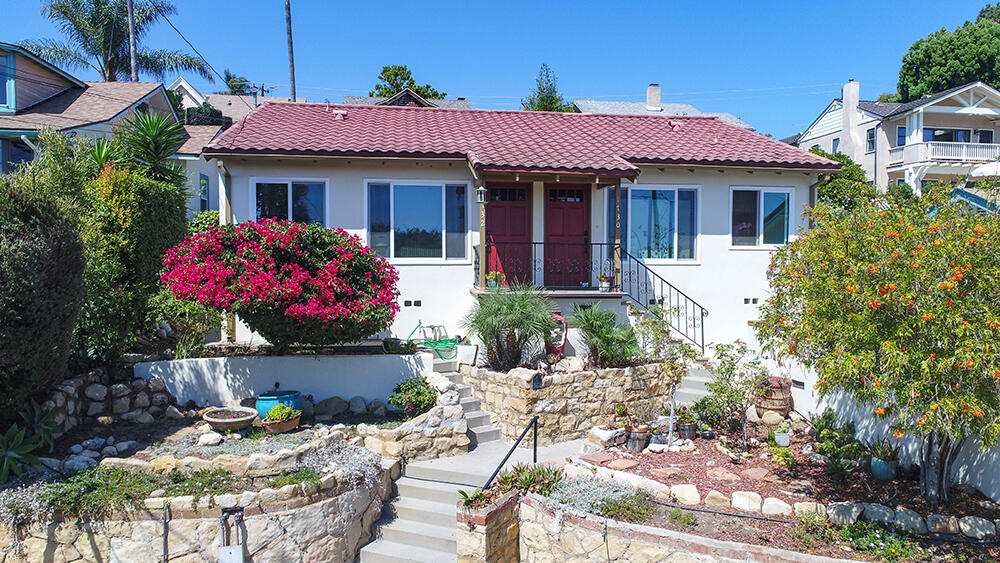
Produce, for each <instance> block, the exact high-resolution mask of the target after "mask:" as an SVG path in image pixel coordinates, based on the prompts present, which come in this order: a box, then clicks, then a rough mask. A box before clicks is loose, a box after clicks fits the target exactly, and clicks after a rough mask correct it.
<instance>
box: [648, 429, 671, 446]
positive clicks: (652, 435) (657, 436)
mask: <svg viewBox="0 0 1000 563" xmlns="http://www.w3.org/2000/svg"><path fill="white" fill-rule="evenodd" d="M649 443H650V444H666V443H667V435H666V434H664V433H663V430H660V429H659V428H652V429H650V431H649Z"/></svg>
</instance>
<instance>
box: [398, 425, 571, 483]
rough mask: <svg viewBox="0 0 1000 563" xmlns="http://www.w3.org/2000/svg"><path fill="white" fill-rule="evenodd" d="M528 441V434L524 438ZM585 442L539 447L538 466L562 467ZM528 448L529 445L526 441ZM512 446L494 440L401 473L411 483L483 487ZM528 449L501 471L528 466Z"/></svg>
mask: <svg viewBox="0 0 1000 563" xmlns="http://www.w3.org/2000/svg"><path fill="white" fill-rule="evenodd" d="M525 440H526V441H527V440H530V434H529V436H528V437H525ZM586 442H587V439H586V438H582V439H579V440H572V441H569V442H561V443H558V444H552V445H551V446H539V447H538V463H545V462H558V463H559V465H560V466H561V465H563V464H564V463H565V461H566V458H567V457H570V456H576V455H578V454H579V452H580V446H581V445H582V444H584V443H586ZM523 443H524V442H522V444H523ZM528 443H529V444H530V441H528ZM511 445H512V443H511V442H508V441H507V440H494V441H492V442H487V443H485V444H480V445H479V446H478V447H477V448H476V449H474V450H472V451H471V452H469V453H467V454H463V455H459V456H454V457H445V458H440V459H431V460H426V461H414V462H410V463H407V464H406V466H405V468H404V470H403V473H404V475H406V476H407V477H412V478H414V479H425V480H429V481H439V482H443V483H454V484H457V485H469V486H474V487H482V486H483V484H485V483H486V479H487V478H489V476H490V474H491V473H493V471H494V470H495V469H496V467H497V465H498V464H499V463H500V461H501V460H502V459H503V456H505V455H507V451H508V450H510V447H511ZM531 457H532V450H531V448H530V447H529V448H517V449H516V450H515V451H514V453H513V454H512V455H511V456H510V459H509V460H507V463H506V464H505V465H504V467H507V468H509V467H511V466H513V465H514V464H517V463H529V464H530V463H531Z"/></svg>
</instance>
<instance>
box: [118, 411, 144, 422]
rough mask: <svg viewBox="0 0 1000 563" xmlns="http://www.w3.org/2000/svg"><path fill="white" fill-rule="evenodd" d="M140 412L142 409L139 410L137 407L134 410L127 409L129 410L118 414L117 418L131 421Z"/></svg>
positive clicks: (137, 416)
mask: <svg viewBox="0 0 1000 563" xmlns="http://www.w3.org/2000/svg"><path fill="white" fill-rule="evenodd" d="M141 414H142V411H141V410H139V409H136V410H134V411H129V412H127V413H125V414H123V415H121V416H119V417H118V418H120V419H121V420H122V421H124V422H132V421H133V420H135V419H137V418H139V415H141Z"/></svg>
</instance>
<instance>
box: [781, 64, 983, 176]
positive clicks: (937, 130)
mask: <svg viewBox="0 0 1000 563" xmlns="http://www.w3.org/2000/svg"><path fill="white" fill-rule="evenodd" d="M845 108H846V109H847V111H845ZM998 119H1000V91H997V90H996V89H994V88H992V87H990V86H989V85H987V84H984V83H982V82H972V83H970V84H966V85H964V86H959V87H956V88H951V89H949V90H945V91H943V92H938V93H937V94H932V95H928V96H924V97H923V98H920V99H919V100H913V101H911V102H906V103H900V102H873V101H866V100H860V85H859V84H858V83H857V82H855V81H853V80H852V81H850V82H848V83H847V84H845V85H844V87H843V90H842V95H841V97H840V98H838V99H835V100H833V101H832V102H830V104H829V105H828V106H827V107H826V109H825V110H823V112H822V113H821V114H820V115H819V117H817V118H816V120H815V121H813V122H812V124H811V125H810V126H809V128H807V129H806V130H805V131H803V132H802V133H801V134H800V135H799V138H798V139H796V140H794V143H793V144H794V145H795V146H798V147H801V148H803V149H809V148H811V147H813V146H819V147H820V148H821V149H823V150H824V151H827V152H841V153H843V154H846V155H847V156H849V157H851V159H852V160H854V161H855V162H857V163H858V164H860V165H861V166H862V167H863V168H864V170H865V173H866V174H867V175H868V179H869V181H870V182H872V183H874V184H875V185H876V186H878V187H879V188H881V189H885V188H886V187H887V186H888V185H889V184H890V183H903V182H905V183H907V184H909V185H910V186H912V187H913V188H914V189H917V190H919V189H920V188H921V187H922V186H924V185H926V184H928V183H932V182H935V183H936V182H948V183H952V182H957V181H958V180H959V179H961V178H962V177H963V176H965V175H967V174H968V173H969V172H970V171H972V169H973V168H975V167H976V166H978V165H981V164H983V163H985V162H988V161H992V160H996V159H997V158H1000V144H997V143H996V142H995V141H997V138H996V135H997V132H996V129H997V120H998Z"/></svg>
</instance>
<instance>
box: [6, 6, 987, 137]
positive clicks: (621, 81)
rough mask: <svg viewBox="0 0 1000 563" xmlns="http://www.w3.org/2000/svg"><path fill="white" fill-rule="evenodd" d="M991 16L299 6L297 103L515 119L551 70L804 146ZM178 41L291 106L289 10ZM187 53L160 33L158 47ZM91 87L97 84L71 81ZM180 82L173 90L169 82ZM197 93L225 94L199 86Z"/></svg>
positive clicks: (31, 31) (16, 22)
mask: <svg viewBox="0 0 1000 563" xmlns="http://www.w3.org/2000/svg"><path fill="white" fill-rule="evenodd" d="M985 3H986V2H985V0H980V1H977V2H972V1H965V0H949V1H948V2H940V1H931V0H908V1H892V2H890V1H881V2H879V1H872V0H867V1H863V2H862V1H853V0H842V1H840V2H792V1H782V2H779V1H771V2H765V1H743V2H728V1H718V0H717V1H714V2H705V1H702V2H661V1H655V0H646V1H644V2H629V3H623V2H583V1H577V2H561V1H560V2H555V1H539V0H529V1H522V0H509V1H505V2H452V1H449V0H436V1H435V2H431V3H427V2H391V3H388V4H387V3H385V2H334V1H329V0H292V21H293V25H294V30H293V33H294V38H295V67H296V79H297V80H296V82H297V85H298V86H297V88H298V95H299V97H300V98H301V97H305V98H307V99H308V100H310V101H324V100H330V101H331V102H339V101H340V99H341V97H342V96H344V95H345V94H347V95H350V94H367V92H368V90H369V89H370V88H371V87H372V85H373V84H374V82H375V77H376V76H377V75H378V72H379V70H380V69H381V67H382V66H383V65H385V64H406V65H408V66H409V67H410V69H411V70H412V71H413V74H414V77H415V78H416V80H417V81H418V82H419V83H430V84H431V85H433V86H434V87H436V88H437V89H439V90H443V91H445V92H447V93H448V95H449V97H456V96H464V97H466V98H468V99H470V100H471V102H472V104H473V106H474V107H481V108H499V109H517V108H519V107H520V106H519V100H520V99H521V98H522V97H524V96H525V95H527V93H528V92H529V90H530V89H531V87H532V86H533V85H534V78H535V75H536V74H537V72H538V67H539V66H540V65H541V64H542V63H548V64H549V66H551V67H552V68H553V70H555V72H556V74H557V76H558V78H559V88H560V90H561V92H562V93H563V94H564V95H565V96H566V97H567V98H570V99H580V98H592V99H602V100H630V101H639V100H643V99H645V98H644V96H645V87H646V85H647V84H649V83H650V82H658V83H659V84H660V85H661V86H662V88H663V92H664V96H663V100H664V101H665V102H686V103H690V104H693V105H694V106H695V107H697V108H698V109H701V110H703V111H725V112H730V113H733V114H736V115H738V116H740V117H741V118H743V119H744V120H745V121H747V122H749V123H751V124H752V125H754V126H755V127H756V128H757V130H758V131H760V132H762V133H771V134H773V135H774V136H776V137H783V136H787V135H790V134H792V133H795V132H797V131H800V130H802V129H803V128H805V127H806V126H808V125H809V123H810V122H811V121H812V119H813V118H814V117H815V116H816V115H817V114H818V113H819V112H820V111H821V110H822V109H823V107H825V105H826V104H827V103H828V102H829V100H830V99H832V98H834V97H836V96H837V95H839V85H840V84H841V83H843V82H844V81H846V80H847V79H849V78H854V79H856V80H858V81H860V82H861V95H862V98H869V99H872V98H875V97H876V96H877V95H878V94H880V93H881V92H886V91H894V90H895V85H896V80H897V73H898V69H899V61H900V58H901V57H902V55H903V53H905V52H906V49H907V48H908V47H909V45H910V44H911V43H912V42H913V41H915V40H916V39H918V38H920V37H924V36H926V35H927V34H929V33H931V32H933V31H935V30H937V29H940V28H941V27H947V28H949V29H951V28H954V27H956V26H958V25H961V24H962V23H963V22H965V21H966V20H972V19H975V17H976V14H977V13H978V11H979V9H980V8H981V7H982V6H983V5H985ZM175 4H176V5H177V7H178V9H179V12H180V13H179V14H177V15H176V16H173V17H172V20H173V21H174V23H175V24H176V25H177V27H178V28H180V30H181V31H182V32H183V33H184V34H185V35H186V36H187V37H188V39H190V40H191V41H192V43H194V45H195V47H197V48H198V50H199V51H201V52H202V54H203V55H204V56H205V57H206V58H207V59H208V61H209V63H211V64H212V66H214V67H215V68H216V69H218V70H219V72H222V70H223V69H224V68H230V69H232V70H234V71H235V72H237V73H239V74H241V75H245V76H247V77H249V78H250V79H251V80H252V81H254V82H257V83H260V82H263V83H265V84H266V85H267V86H268V87H273V88H274V89H275V90H274V94H272V95H287V93H288V82H289V80H288V60H287V53H286V46H285V27H284V26H285V24H284V3H283V2H282V0H267V1H265V0H175ZM0 5H2V10H0V11H2V13H3V17H2V18H0V41H10V42H17V41H20V40H22V39H26V38H34V37H54V38H57V37H60V34H59V32H58V30H57V29H56V27H55V26H54V25H53V24H52V23H51V22H49V21H47V20H45V19H44V18H42V16H41V14H40V7H41V2H40V1H37V0H0ZM147 44H148V45H150V46H151V47H157V48H171V49H181V50H185V51H189V49H188V47H187V45H185V44H184V43H183V41H182V40H181V39H180V38H179V37H178V36H177V34H176V33H175V32H174V31H173V30H172V29H170V27H169V26H167V25H166V24H165V23H161V24H158V25H157V26H156V27H155V28H154V29H153V31H152V33H150V35H149V36H148V38H147ZM75 74H77V75H78V76H80V77H81V78H84V79H88V80H94V79H96V78H97V76H96V74H95V73H93V71H90V72H87V71H76V72H75ZM173 78H174V77H172V76H170V77H167V78H166V80H167V82H170V81H171V80H173ZM187 78H188V79H189V80H191V81H192V82H193V83H194V84H195V86H197V87H198V88H200V89H202V91H211V90H213V88H219V84H218V81H216V84H215V85H211V84H208V83H207V82H206V81H205V80H204V79H202V78H200V77H194V76H188V77H187Z"/></svg>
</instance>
